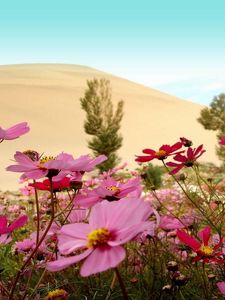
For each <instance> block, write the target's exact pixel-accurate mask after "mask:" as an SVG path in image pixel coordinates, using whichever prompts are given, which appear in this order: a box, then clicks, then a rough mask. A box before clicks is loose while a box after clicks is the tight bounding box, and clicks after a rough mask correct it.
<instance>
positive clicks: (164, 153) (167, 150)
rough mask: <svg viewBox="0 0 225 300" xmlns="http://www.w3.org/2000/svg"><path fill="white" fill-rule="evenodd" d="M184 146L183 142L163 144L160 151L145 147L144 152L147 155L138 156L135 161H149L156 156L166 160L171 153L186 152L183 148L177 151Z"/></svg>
mask: <svg viewBox="0 0 225 300" xmlns="http://www.w3.org/2000/svg"><path fill="white" fill-rule="evenodd" d="M182 146H183V144H182V143H181V142H178V143H176V144H174V145H172V146H169V145H162V146H161V147H160V148H159V150H158V151H155V150H152V149H144V150H143V151H142V152H143V153H144V154H147V155H145V156H137V158H136V159H135V161H137V162H147V161H151V160H153V159H154V158H157V159H159V160H164V159H166V158H167V157H168V156H170V155H175V154H178V153H181V152H184V151H183V150H181V151H178V152H177V150H179V149H180V148H181V147H182Z"/></svg>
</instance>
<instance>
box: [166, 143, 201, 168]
mask: <svg viewBox="0 0 225 300" xmlns="http://www.w3.org/2000/svg"><path fill="white" fill-rule="evenodd" d="M204 152H205V150H204V149H203V145H200V146H198V148H192V147H189V148H188V149H187V153H186V156H185V155H183V154H180V153H179V154H177V155H176V156H174V158H173V159H174V160H176V161H178V162H179V163H175V162H168V163H166V165H167V166H168V167H172V168H174V169H173V170H172V171H170V174H176V173H177V172H179V171H180V170H181V169H182V168H184V167H192V166H193V165H194V163H195V161H196V160H197V159H198V158H199V157H200V156H201V155H202V154H203V153H204Z"/></svg>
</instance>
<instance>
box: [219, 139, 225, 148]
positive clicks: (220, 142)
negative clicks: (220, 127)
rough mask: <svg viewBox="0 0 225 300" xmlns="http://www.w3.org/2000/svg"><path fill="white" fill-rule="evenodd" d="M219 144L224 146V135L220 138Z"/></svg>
mask: <svg viewBox="0 0 225 300" xmlns="http://www.w3.org/2000/svg"><path fill="white" fill-rule="evenodd" d="M219 144H220V145H223V146H225V137H222V138H221V139H220V141H219Z"/></svg>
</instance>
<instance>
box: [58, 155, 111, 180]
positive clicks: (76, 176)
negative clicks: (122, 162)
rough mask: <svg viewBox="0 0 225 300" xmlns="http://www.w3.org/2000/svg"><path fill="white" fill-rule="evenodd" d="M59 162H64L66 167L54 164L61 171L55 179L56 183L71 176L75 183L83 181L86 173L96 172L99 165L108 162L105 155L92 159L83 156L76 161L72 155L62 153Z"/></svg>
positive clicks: (88, 156)
mask: <svg viewBox="0 0 225 300" xmlns="http://www.w3.org/2000/svg"><path fill="white" fill-rule="evenodd" d="M57 159H58V160H59V161H64V163H65V164H64V167H63V168H60V167H61V166H60V165H59V166H58V165H57V162H56V161H55V162H54V167H55V168H57V169H60V170H61V172H60V173H59V174H58V176H56V177H55V178H54V181H58V180H59V181H60V180H62V179H63V178H64V177H66V176H68V175H69V176H70V177H71V180H73V181H81V179H82V175H83V174H84V172H90V171H92V170H94V168H95V167H96V165H99V164H100V163H102V162H103V161H105V160H107V157H106V156H105V155H99V156H97V157H95V158H92V157H91V156H90V155H81V156H80V157H79V158H77V159H74V158H73V156H72V155H71V154H67V153H61V154H59V155H58V156H57Z"/></svg>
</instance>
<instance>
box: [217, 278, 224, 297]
mask: <svg viewBox="0 0 225 300" xmlns="http://www.w3.org/2000/svg"><path fill="white" fill-rule="evenodd" d="M216 285H217V287H218V288H219V290H220V292H221V294H223V295H225V282H224V281H221V282H217V284H216Z"/></svg>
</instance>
